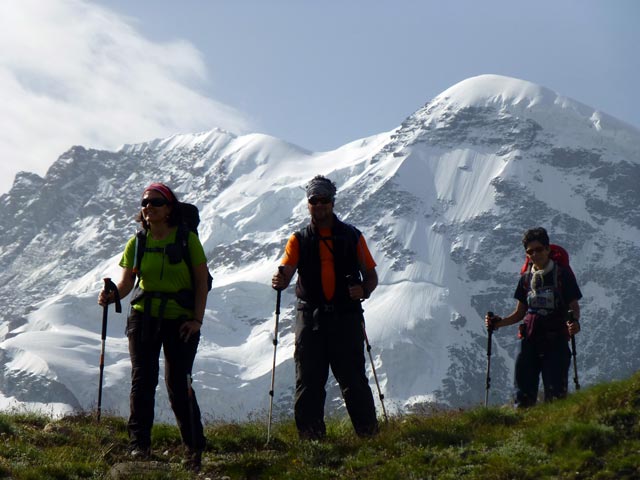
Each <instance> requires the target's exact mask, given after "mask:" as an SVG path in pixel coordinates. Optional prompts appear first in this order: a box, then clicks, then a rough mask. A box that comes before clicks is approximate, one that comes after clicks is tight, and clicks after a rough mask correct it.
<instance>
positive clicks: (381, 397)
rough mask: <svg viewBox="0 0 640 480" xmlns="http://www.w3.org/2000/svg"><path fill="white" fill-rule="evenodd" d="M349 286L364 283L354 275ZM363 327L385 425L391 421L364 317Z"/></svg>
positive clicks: (349, 280)
mask: <svg viewBox="0 0 640 480" xmlns="http://www.w3.org/2000/svg"><path fill="white" fill-rule="evenodd" d="M346 277H347V285H349V286H350V287H352V286H354V285H359V284H361V283H362V282H361V281H360V278H359V276H358V277H356V276H354V275H347V276H346ZM360 325H361V326H362V333H363V335H364V343H365V345H366V346H367V353H368V354H369V361H370V362H371V370H372V371H373V379H374V380H375V381H376V387H378V398H379V399H380V405H382V416H383V417H384V421H385V423H387V422H388V421H389V419H388V418H387V409H386V408H384V394H383V393H382V390H381V389H380V382H378V374H377V373H376V366H375V365H374V364H373V355H371V344H370V343H369V337H368V336H367V329H366V328H365V326H364V317H362V322H361V324H360Z"/></svg>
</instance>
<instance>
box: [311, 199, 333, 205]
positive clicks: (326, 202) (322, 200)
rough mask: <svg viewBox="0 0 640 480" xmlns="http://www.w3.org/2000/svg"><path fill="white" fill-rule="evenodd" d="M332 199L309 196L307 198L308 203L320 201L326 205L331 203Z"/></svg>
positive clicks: (315, 203)
mask: <svg viewBox="0 0 640 480" xmlns="http://www.w3.org/2000/svg"><path fill="white" fill-rule="evenodd" d="M332 201H333V200H332V199H330V198H329V197H311V198H310V199H309V203H310V204H311V205H317V204H319V203H321V204H322V205H327V204H329V203H331V202H332Z"/></svg>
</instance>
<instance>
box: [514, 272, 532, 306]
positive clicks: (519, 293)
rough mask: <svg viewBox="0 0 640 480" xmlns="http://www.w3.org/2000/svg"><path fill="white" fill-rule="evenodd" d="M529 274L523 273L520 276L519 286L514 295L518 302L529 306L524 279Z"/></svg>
mask: <svg viewBox="0 0 640 480" xmlns="http://www.w3.org/2000/svg"><path fill="white" fill-rule="evenodd" d="M526 275H527V274H526V273H523V274H522V275H520V280H519V281H518V286H517V287H516V291H515V293H514V294H513V298H515V299H516V300H518V301H519V302H522V303H524V304H525V305H526V304H527V293H528V292H527V289H526V288H524V279H525V276H526Z"/></svg>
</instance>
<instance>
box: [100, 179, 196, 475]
mask: <svg viewBox="0 0 640 480" xmlns="http://www.w3.org/2000/svg"><path fill="white" fill-rule="evenodd" d="M178 205H179V203H178V200H177V198H176V196H175V195H174V193H173V192H172V191H171V189H170V188H169V187H167V186H166V185H164V184H162V183H152V184H151V185H149V186H148V187H147V188H146V189H145V190H144V192H143V195H142V201H141V211H140V213H139V214H138V216H137V220H138V222H140V224H141V226H142V228H143V229H144V233H143V236H144V238H145V248H144V250H143V251H142V252H138V248H137V241H138V240H139V239H138V236H137V235H136V236H134V237H132V238H131V239H130V240H129V241H128V242H127V245H126V247H125V250H124V254H123V256H122V259H121V260H120V266H121V267H122V274H121V278H120V281H119V282H118V284H117V288H118V293H119V295H120V297H121V298H124V297H125V296H126V295H128V294H129V293H130V292H131V291H132V290H133V289H134V285H135V280H136V276H138V277H139V285H138V286H137V287H136V289H135V290H134V293H133V295H132V299H131V305H132V306H131V313H130V315H129V317H128V318H127V328H126V333H127V337H128V339H129V353H130V355H131V394H130V410H131V411H130V416H129V422H128V430H129V438H130V447H131V450H130V453H131V455H132V456H133V457H137V458H143V459H148V458H150V457H151V428H152V426H153V417H154V411H153V410H154V402H155V391H156V386H157V384H158V374H159V355H160V349H161V348H163V349H164V356H165V383H166V387H167V393H168V395H169V401H170V403H171V408H172V409H173V412H174V414H175V417H176V421H177V424H178V427H179V429H180V433H181V435H182V441H183V443H184V444H185V446H186V449H187V456H186V459H185V463H186V466H187V467H188V468H190V469H193V470H199V468H200V465H201V457H202V451H203V450H204V448H205V444H206V439H205V437H204V433H203V428H202V421H201V417H200V409H199V407H198V402H197V400H196V398H195V394H194V393H193V390H192V389H191V383H190V379H191V369H192V366H193V362H194V359H195V355H196V351H197V348H198V343H199V341H200V327H201V326H202V321H203V318H204V310H205V306H206V301H207V292H208V289H207V275H208V270H207V264H206V262H207V260H206V257H205V254H204V250H203V248H202V244H201V243H200V240H199V239H198V236H197V235H196V234H195V233H193V232H188V234H184V235H185V237H186V236H187V235H188V237H187V242H188V254H189V257H190V262H189V263H190V264H191V269H190V268H189V266H188V264H187V260H185V258H183V257H184V255H183V254H182V253H181V252H182V251H181V246H180V245H178V243H177V242H176V236H177V235H178V229H179V228H182V227H179V226H178V225H179V224H180V223H181V218H180V216H179V208H178ZM142 253H143V254H144V255H142V258H141V259H139V258H137V257H139V256H140V255H141V254H142ZM114 297H115V296H114V292H110V293H107V292H105V291H102V292H100V296H99V298H98V303H99V304H100V305H106V304H108V303H111V302H113V301H114Z"/></svg>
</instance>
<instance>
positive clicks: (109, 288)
mask: <svg viewBox="0 0 640 480" xmlns="http://www.w3.org/2000/svg"><path fill="white" fill-rule="evenodd" d="M104 291H105V292H106V293H107V294H109V293H111V292H114V294H115V304H116V313H120V312H122V305H121V304H120V293H119V292H118V287H116V284H115V283H113V282H112V281H111V279H110V278H105V279H104ZM108 311H109V304H107V305H104V306H103V307H102V345H101V348H100V380H99V382H98V414H97V420H98V422H99V421H100V415H101V413H102V378H103V376H104V347H105V344H106V340H107V313H108Z"/></svg>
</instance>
